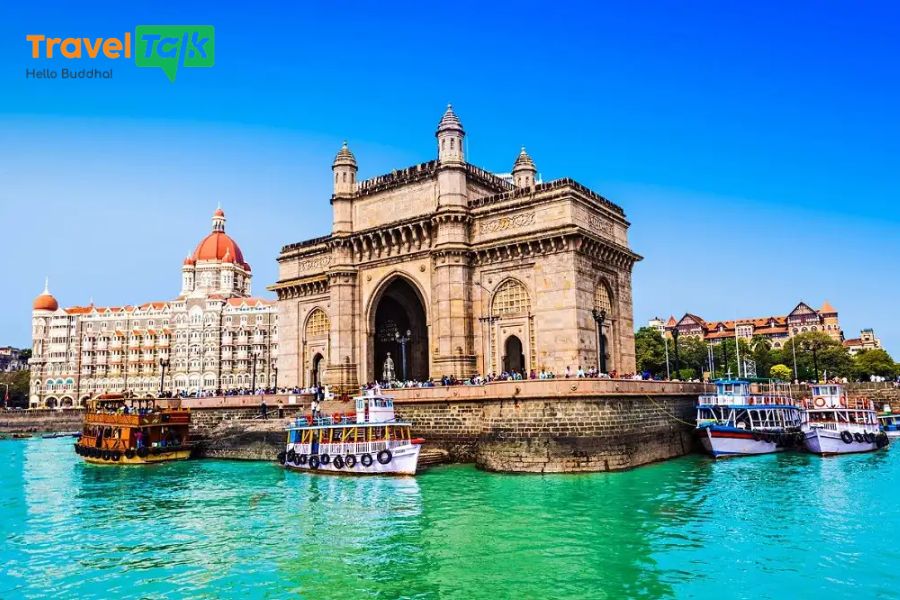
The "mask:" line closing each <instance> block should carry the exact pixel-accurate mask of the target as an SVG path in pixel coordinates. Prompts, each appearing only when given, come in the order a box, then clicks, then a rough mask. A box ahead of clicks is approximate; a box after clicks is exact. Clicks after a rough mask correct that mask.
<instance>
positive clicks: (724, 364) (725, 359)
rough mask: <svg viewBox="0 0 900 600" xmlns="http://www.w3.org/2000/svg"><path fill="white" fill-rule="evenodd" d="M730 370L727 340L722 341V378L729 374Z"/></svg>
mask: <svg viewBox="0 0 900 600" xmlns="http://www.w3.org/2000/svg"><path fill="white" fill-rule="evenodd" d="M729 372H730V371H729V369H728V344H727V343H726V340H722V377H725V376H726V374H727V373H729Z"/></svg>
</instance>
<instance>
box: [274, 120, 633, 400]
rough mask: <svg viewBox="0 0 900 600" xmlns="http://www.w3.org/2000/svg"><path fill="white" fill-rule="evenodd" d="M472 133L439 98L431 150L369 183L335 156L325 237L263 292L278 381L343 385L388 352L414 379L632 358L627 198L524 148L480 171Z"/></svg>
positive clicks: (365, 378)
mask: <svg viewBox="0 0 900 600" xmlns="http://www.w3.org/2000/svg"><path fill="white" fill-rule="evenodd" d="M465 135H466V134H465V131H464V129H463V126H462V123H461V122H460V120H459V118H458V117H457V116H456V114H454V112H453V109H452V108H451V107H449V106H448V107H447V111H446V112H445V113H444V116H443V118H442V119H441V121H440V123H439V124H438V128H437V132H436V137H437V159H436V160H431V161H428V162H425V163H422V164H418V165H414V166H411V167H408V168H405V169H400V170H395V171H392V172H391V173H388V174H385V175H380V176H377V177H373V178H371V179H367V180H364V181H359V180H358V179H357V161H356V158H355V157H354V155H353V153H352V152H351V151H350V149H349V148H348V147H347V145H346V143H345V144H344V146H343V147H342V148H341V149H340V151H339V152H338V153H337V156H336V157H335V159H334V163H333V165H332V171H333V173H334V193H333V195H332V197H331V205H332V210H333V217H334V218H333V225H332V229H331V234H330V235H327V236H324V237H320V238H316V239H312V240H307V241H303V242H298V243H294V244H289V245H287V246H284V248H282V250H281V253H280V255H279V257H278V263H279V279H278V281H277V282H276V283H275V284H274V285H272V286H270V288H269V289H270V290H272V291H274V292H275V293H277V295H278V302H277V308H278V314H279V325H280V327H279V349H280V351H279V353H278V359H277V360H278V372H279V376H280V377H279V379H280V381H282V382H283V385H298V386H302V387H307V386H310V385H315V384H318V383H323V384H325V385H330V386H332V387H333V388H335V389H337V390H342V391H351V390H354V389H358V386H359V385H361V384H365V383H367V382H373V381H376V380H380V379H382V378H383V374H384V371H385V370H387V369H389V368H390V367H391V363H392V364H393V370H394V372H395V373H396V375H397V377H398V378H400V379H404V378H405V379H414V380H420V381H421V380H426V379H428V378H434V379H440V378H441V377H442V376H445V375H451V376H455V377H457V378H466V377H470V376H472V375H475V374H477V373H482V374H487V373H491V372H494V373H500V372H502V371H519V372H524V373H526V374H527V373H529V372H530V371H531V370H535V371H540V370H542V369H545V370H547V371H552V372H555V373H557V374H561V373H564V372H565V370H566V367H569V368H570V369H571V370H572V372H573V373H574V372H575V370H577V369H578V367H579V366H582V367H583V368H584V369H588V368H591V367H595V368H596V367H599V368H601V369H605V371H606V372H613V371H616V372H618V373H630V372H633V371H634V370H635V357H634V333H633V331H634V328H633V316H632V300H631V272H632V267H633V266H634V263H635V262H636V261H638V260H640V259H641V257H640V256H639V255H637V254H635V253H634V252H632V251H631V250H630V249H629V247H628V237H627V233H628V226H629V223H628V221H627V220H626V219H625V213H624V211H623V210H622V208H621V207H619V206H617V205H616V204H614V203H612V202H610V201H609V200H607V199H606V198H604V197H603V196H601V195H600V194H598V193H596V192H594V191H591V190H590V189H588V188H586V187H585V186H583V185H581V184H579V183H577V182H575V181H573V180H572V179H568V178H564V179H556V180H553V181H548V182H540V181H539V180H538V179H537V168H536V167H535V163H534V162H533V161H532V159H531V158H530V157H529V156H528V154H527V153H526V152H525V150H524V148H523V149H522V151H521V153H520V154H519V155H518V158H516V160H515V164H514V165H513V169H512V173H511V176H498V175H495V174H492V173H489V172H488V171H486V170H484V169H481V168H479V167H476V166H475V165H473V164H470V163H468V162H466V157H465V152H464V148H465V143H464V138H465ZM601 331H602V338H601ZM601 347H602V348H603V354H604V355H605V356H603V357H600V356H599V354H600V352H599V350H600V348H601ZM526 376H527V375H526Z"/></svg>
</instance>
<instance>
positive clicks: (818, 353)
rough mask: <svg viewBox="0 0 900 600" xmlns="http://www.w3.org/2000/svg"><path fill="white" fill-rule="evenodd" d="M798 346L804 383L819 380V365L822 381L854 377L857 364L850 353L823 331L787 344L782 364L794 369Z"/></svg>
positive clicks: (801, 335)
mask: <svg viewBox="0 0 900 600" xmlns="http://www.w3.org/2000/svg"><path fill="white" fill-rule="evenodd" d="M795 346H796V349H797V352H796V356H797V375H798V377H799V378H800V380H801V381H811V380H813V379H815V367H816V365H818V369H819V378H820V379H821V378H824V377H825V376H827V377H829V378H831V377H852V376H853V360H852V358H851V357H850V353H849V352H847V350H846V348H844V345H843V344H842V343H841V342H839V341H837V340H835V339H833V338H831V337H830V336H829V335H827V334H825V333H822V332H820V331H810V332H806V333H801V334H799V335H795V336H794V337H792V338H791V339H790V340H788V341H787V342H785V344H784V346H783V347H782V349H781V356H780V357H779V360H778V362H780V363H782V364H785V365H793V364H794V352H793V349H794V347H795ZM814 350H815V351H814Z"/></svg>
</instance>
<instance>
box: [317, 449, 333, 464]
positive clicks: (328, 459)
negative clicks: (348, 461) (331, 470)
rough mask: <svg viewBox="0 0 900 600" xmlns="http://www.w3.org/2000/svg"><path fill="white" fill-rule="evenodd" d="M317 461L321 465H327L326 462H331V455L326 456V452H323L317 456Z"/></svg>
mask: <svg viewBox="0 0 900 600" xmlns="http://www.w3.org/2000/svg"><path fill="white" fill-rule="evenodd" d="M319 462H320V463H322V464H323V465H327V464H328V463H330V462H331V457H330V456H328V453H327V452H326V453H323V454H322V456H320V457H319Z"/></svg>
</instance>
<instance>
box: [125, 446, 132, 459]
mask: <svg viewBox="0 0 900 600" xmlns="http://www.w3.org/2000/svg"><path fill="white" fill-rule="evenodd" d="M125 458H128V459H131V458H134V450H132V449H131V448H129V449H128V450H126V451H125Z"/></svg>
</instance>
